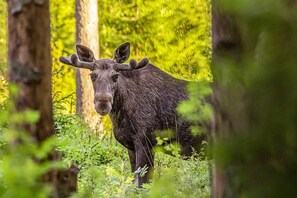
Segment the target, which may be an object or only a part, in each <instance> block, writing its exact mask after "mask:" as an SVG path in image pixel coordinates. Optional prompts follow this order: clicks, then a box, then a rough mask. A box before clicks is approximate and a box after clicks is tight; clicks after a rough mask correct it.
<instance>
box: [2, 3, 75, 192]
mask: <svg viewBox="0 0 297 198" xmlns="http://www.w3.org/2000/svg"><path fill="white" fill-rule="evenodd" d="M7 2H8V78H9V82H10V83H11V84H15V85H16V86H17V87H18V94H17V96H12V99H13V102H14V104H15V109H16V111H17V112H23V111H25V110H34V111H38V112H39V116H40V118H39V120H38V121H37V123H36V124H35V125H32V124H29V123H26V122H24V123H22V124H19V125H17V126H16V127H17V129H19V131H25V132H27V133H28V134H29V135H30V136H31V137H32V139H34V140H35V141H36V142H37V143H38V144H42V142H43V141H45V140H46V139H47V138H49V137H51V136H53V135H54V121H53V111H52V109H53V104H52V95H51V94H52V87H51V66H52V62H51V60H52V58H51V47H50V14H49V1H48V0H44V1H39V2H38V3H36V2H25V1H15V0H8V1H7ZM11 146H14V145H11ZM44 160H48V161H54V160H60V157H59V154H58V153H57V152H55V151H53V152H51V153H50V154H49V155H48V158H47V159H44ZM77 173H78V171H77V167H75V166H72V167H70V168H69V169H64V170H59V171H57V170H52V171H49V172H48V173H46V174H44V175H43V176H42V178H41V181H42V182H44V183H47V184H51V185H52V186H53V188H54V191H53V192H52V195H51V197H69V196H70V195H71V193H73V192H75V191H76V189H77ZM65 174H67V176H68V177H67V180H66V181H65V177H63V178H61V175H65Z"/></svg>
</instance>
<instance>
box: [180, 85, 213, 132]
mask: <svg viewBox="0 0 297 198" xmlns="http://www.w3.org/2000/svg"><path fill="white" fill-rule="evenodd" d="M188 92H189V100H187V101H183V102H182V103H181V104H180V105H179V106H178V108H177V110H178V112H179V113H180V114H181V115H182V116H184V117H185V118H186V119H187V120H188V121H189V122H190V123H192V125H191V130H192V133H193V134H194V135H198V134H199V133H206V132H207V131H206V126H207V123H209V122H210V119H211V116H212V109H211V106H210V104H209V103H208V101H207V97H209V95H210V94H211V93H212V91H211V88H210V86H209V82H206V81H201V82H192V83H189V85H188Z"/></svg>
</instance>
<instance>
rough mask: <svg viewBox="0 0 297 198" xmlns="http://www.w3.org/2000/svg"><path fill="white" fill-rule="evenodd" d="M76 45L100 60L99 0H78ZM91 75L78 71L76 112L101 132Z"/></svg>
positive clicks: (85, 71)
mask: <svg viewBox="0 0 297 198" xmlns="http://www.w3.org/2000/svg"><path fill="white" fill-rule="evenodd" d="M76 43H77V44H81V45H85V46H87V47H89V48H90V49H92V50H93V52H94V55H95V57H96V58H99V32H98V2H97V0H76ZM89 74H90V71H88V70H83V69H81V70H76V98H77V106H76V111H77V113H78V114H80V115H82V116H83V118H84V119H85V121H86V122H87V123H88V124H89V126H90V127H91V128H92V129H94V130H96V131H97V132H98V131H99V132H100V131H102V124H101V116H99V114H97V113H96V111H95V110H94V104H93V100H94V91H93V86H92V82H91V79H90V76H89Z"/></svg>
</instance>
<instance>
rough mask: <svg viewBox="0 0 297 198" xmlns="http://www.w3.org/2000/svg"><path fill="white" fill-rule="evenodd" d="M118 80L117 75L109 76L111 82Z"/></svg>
mask: <svg viewBox="0 0 297 198" xmlns="http://www.w3.org/2000/svg"><path fill="white" fill-rule="evenodd" d="M118 78H119V74H114V75H112V76H111V79H112V81H113V82H117V80H118Z"/></svg>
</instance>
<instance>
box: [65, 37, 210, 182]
mask: <svg viewBox="0 0 297 198" xmlns="http://www.w3.org/2000/svg"><path fill="white" fill-rule="evenodd" d="M78 47H80V46H78ZM77 52H78V57H79V58H80V59H84V60H93V59H94V58H93V57H88V55H92V54H93V53H92V52H90V51H89V49H88V48H86V47H83V48H81V49H79V50H77ZM129 54H130V44H129V43H124V44H122V45H121V46H119V47H118V48H117V50H116V51H115V58H114V59H113V60H111V59H101V60H96V61H94V65H91V67H90V68H92V69H91V70H92V73H91V79H92V81H93V86H94V91H95V99H94V104H95V109H96V111H97V112H98V113H99V114H101V115H106V114H107V113H108V114H109V116H110V118H111V121H112V125H113V132H114V136H115V138H116V139H117V141H119V142H120V143H121V144H122V145H123V146H124V147H126V148H127V149H128V153H129V158H130V162H131V168H132V171H133V172H135V184H136V185H137V186H138V187H140V186H141V185H142V184H143V183H145V182H147V181H148V180H149V178H150V176H151V173H152V170H153V167H154V154H153V148H154V146H156V143H157V142H156V136H157V134H156V132H157V131H163V130H166V131H168V130H170V131H172V134H171V135H169V136H168V138H169V139H168V143H170V142H178V143H179V144H180V145H181V154H182V155H184V156H189V155H191V153H192V151H193V149H198V148H199V146H200V145H201V142H202V140H204V139H205V136H203V135H200V136H193V135H192V134H191V132H190V124H189V123H188V122H186V121H185V120H183V119H182V118H181V117H180V116H179V114H178V113H177V111H176V107H177V105H178V104H179V103H180V102H181V101H183V100H187V99H188V93H187V91H186V85H187V82H186V81H183V80H180V79H176V78H174V77H172V76H171V75H169V74H167V73H165V72H164V71H162V70H160V69H158V68H157V67H156V66H154V65H152V64H149V61H148V59H143V60H142V61H140V62H139V63H138V65H137V63H136V62H135V61H134V60H132V61H130V65H125V64H122V63H123V62H125V61H126V60H127V59H128V57H129ZM74 58H75V57H74ZM65 60H66V59H65ZM73 60H75V59H73ZM66 62H67V64H69V60H68V59H67V61H65V63H66ZM70 62H71V60H70ZM84 64H85V63H79V65H84ZM72 65H73V64H72ZM77 65H78V64H77ZM86 65H87V66H88V67H89V63H87V64H86ZM74 66H76V65H74ZM145 166H147V167H148V172H147V173H146V174H145V175H144V176H143V177H140V174H139V172H138V171H137V170H138V169H139V168H143V167H145Z"/></svg>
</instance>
